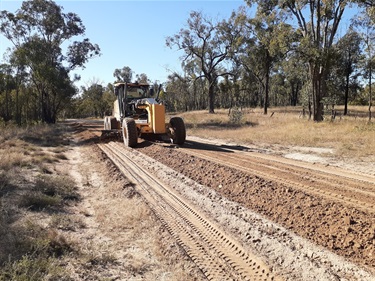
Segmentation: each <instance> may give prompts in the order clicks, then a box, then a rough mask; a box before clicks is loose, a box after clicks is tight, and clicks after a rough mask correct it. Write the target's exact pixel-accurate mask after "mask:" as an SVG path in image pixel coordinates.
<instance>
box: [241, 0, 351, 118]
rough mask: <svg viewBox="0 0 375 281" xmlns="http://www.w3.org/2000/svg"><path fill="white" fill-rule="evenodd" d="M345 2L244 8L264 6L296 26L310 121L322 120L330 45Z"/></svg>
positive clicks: (300, 0) (296, 1) (316, 0)
mask: <svg viewBox="0 0 375 281" xmlns="http://www.w3.org/2000/svg"><path fill="white" fill-rule="evenodd" d="M350 2H354V1H348V0H331V1H325V0H313V1H305V0H292V1H291V0H281V1H258V0H247V3H248V4H250V5H251V4H253V3H257V4H258V6H259V7H260V8H262V7H264V6H266V8H267V9H273V10H274V11H277V12H279V13H282V14H284V15H285V16H287V17H289V18H290V19H291V22H293V21H294V22H296V23H297V25H298V27H297V28H295V32H296V34H298V35H299V36H300V39H299V41H298V44H299V49H298V51H299V53H300V55H301V57H302V58H303V59H304V62H306V63H307V64H308V67H309V75H310V80H311V87H312V89H311V91H312V101H313V119H314V120H315V121H322V120H323V109H324V108H323V103H322V101H323V98H324V97H325V96H326V95H327V84H326V81H327V78H328V76H329V73H330V70H331V66H332V50H333V44H334V43H335V38H336V35H337V31H338V29H339V25H340V23H341V21H342V18H343V14H344V11H345V9H346V8H347V6H348V5H349V3H350Z"/></svg>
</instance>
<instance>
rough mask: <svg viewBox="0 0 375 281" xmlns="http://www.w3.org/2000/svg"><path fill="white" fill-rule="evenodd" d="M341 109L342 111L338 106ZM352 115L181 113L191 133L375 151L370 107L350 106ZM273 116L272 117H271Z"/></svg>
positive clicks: (346, 152) (347, 152) (359, 153)
mask: <svg viewBox="0 0 375 281" xmlns="http://www.w3.org/2000/svg"><path fill="white" fill-rule="evenodd" d="M339 110H341V109H340V108H339ZM350 110H351V112H352V113H351V115H350V116H341V115H337V116H336V119H335V120H333V121H331V120H327V121H323V122H320V123H316V122H313V121H309V120H308V119H307V117H306V118H303V117H302V116H301V108H291V107H285V108H270V109H269V114H268V115H264V114H263V111H262V109H259V108H257V109H245V110H243V111H242V112H243V116H242V119H241V120H240V122H238V123H237V124H233V121H232V120H231V116H230V115H229V114H228V110H216V114H208V113H207V111H195V112H187V113H184V114H182V116H183V118H184V120H185V123H186V125H187V127H188V133H189V132H190V133H191V134H193V135H196V136H200V137H205V138H220V139H226V140H230V141H233V142H237V143H248V144H255V145H261V146H272V145H275V144H277V145H282V146H309V147H325V148H333V149H335V151H336V153H337V155H338V156H339V155H341V156H356V157H364V156H367V155H371V154H373V152H374V151H375V142H374V139H375V123H368V118H367V116H366V114H367V107H351V108H350ZM271 115H272V116H271Z"/></svg>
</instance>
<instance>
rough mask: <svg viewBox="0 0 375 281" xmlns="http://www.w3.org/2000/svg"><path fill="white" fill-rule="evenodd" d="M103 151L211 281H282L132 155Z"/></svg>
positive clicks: (116, 150) (114, 147)
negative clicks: (130, 181)
mask: <svg viewBox="0 0 375 281" xmlns="http://www.w3.org/2000/svg"><path fill="white" fill-rule="evenodd" d="M99 147H100V148H101V149H102V150H103V151H104V153H105V154H106V155H107V156H108V157H109V158H110V159H111V160H112V161H113V163H114V164H115V165H116V166H117V167H118V168H119V169H120V171H122V172H123V173H124V175H126V176H127V177H128V178H129V179H131V180H132V181H133V182H134V183H136V184H137V187H138V188H137V191H138V192H139V193H140V194H141V195H142V196H143V197H144V198H145V199H146V202H147V204H148V205H149V206H150V208H151V209H152V210H153V211H154V212H155V214H156V215H157V216H158V217H159V219H160V220H161V221H162V222H163V224H165V226H166V227H167V229H168V230H169V232H170V233H171V234H172V235H173V237H174V238H175V239H176V240H177V241H178V242H179V243H180V244H181V245H182V246H183V248H184V249H185V250H186V252H187V253H188V255H189V256H190V257H191V258H192V259H193V261H194V262H195V263H196V264H197V265H198V267H200V268H201V270H202V271H203V272H204V274H205V275H206V277H207V278H208V279H209V280H282V279H281V278H279V277H277V276H275V274H274V273H272V271H270V269H269V268H268V266H267V265H266V264H264V262H262V260H261V259H259V258H258V257H256V256H255V255H254V254H252V253H250V252H248V251H246V250H245V249H243V248H242V246H241V244H240V243H238V242H237V241H236V240H235V239H233V238H232V237H230V236H228V235H227V234H226V233H225V232H223V231H222V230H221V229H220V227H219V226H218V225H216V224H215V223H214V222H212V221H210V220H209V219H208V218H206V217H205V216H204V215H202V212H201V211H200V210H199V209H197V207H196V206H194V205H191V203H190V202H188V201H186V200H185V199H184V198H183V197H181V196H180V195H178V193H176V192H175V191H173V189H172V188H170V187H169V186H168V185H166V184H164V183H162V182H160V181H158V180H156V179H155V177H154V176H153V175H151V174H149V173H148V172H146V171H145V170H144V169H142V167H141V165H140V164H139V163H137V162H136V161H135V160H133V158H134V155H132V154H131V153H130V152H129V151H127V150H126V149H124V148H123V147H121V146H119V145H118V144H115V143H110V144H107V145H99Z"/></svg>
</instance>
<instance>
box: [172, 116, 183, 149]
mask: <svg viewBox="0 0 375 281" xmlns="http://www.w3.org/2000/svg"><path fill="white" fill-rule="evenodd" d="M169 128H170V129H171V135H172V137H171V140H172V143H174V144H178V145H182V144H184V143H185V140H186V128H185V123H184V120H182V118H181V117H172V118H171V120H170V121H169Z"/></svg>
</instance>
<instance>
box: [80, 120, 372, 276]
mask: <svg viewBox="0 0 375 281" xmlns="http://www.w3.org/2000/svg"><path fill="white" fill-rule="evenodd" d="M82 125H83V126H84V127H85V128H86V129H87V139H88V140H91V141H97V140H98V136H99V134H100V132H99V130H100V129H101V122H99V123H96V122H94V121H93V122H91V123H87V122H86V123H84V124H82ZM100 147H101V148H102V149H103V151H104V152H105V153H106V154H107V155H108V157H110V158H111V159H112V161H114V163H115V164H116V166H118V167H119V169H120V170H121V171H122V173H123V174H124V175H125V176H126V177H127V178H128V179H130V180H131V181H132V182H133V183H134V184H135V185H136V190H137V192H139V193H140V194H141V195H142V196H143V197H144V198H145V199H146V201H147V202H149V206H150V208H151V209H152V210H153V211H154V212H155V213H156V214H157V216H158V217H159V218H160V220H161V221H162V222H163V223H164V224H165V226H166V227H167V228H168V230H169V232H170V233H171V234H172V236H173V237H174V238H175V239H176V240H177V241H178V243H179V244H180V245H181V246H182V247H184V248H185V250H186V252H187V253H188V255H190V257H191V258H192V259H193V260H194V261H195V263H196V264H197V266H198V267H199V268H201V269H202V271H203V272H204V273H205V275H206V277H207V278H208V279H211V280H221V279H220V278H221V277H222V278H224V279H225V280H230V279H232V280H247V279H248V280H257V279H256V278H259V280H277V279H280V280H283V279H285V280H373V278H374V268H375V242H374V241H375V216H374V213H375V208H374V205H375V204H374V203H375V184H374V183H375V177H374V176H373V175H371V174H364V173H359V172H356V171H349V170H345V169H341V168H337V167H331V166H327V165H322V164H319V163H315V164H312V163H308V162H301V161H295V160H292V159H286V158H283V157H279V156H276V155H275V154H271V153H261V152H259V151H256V150H254V149H253V148H249V147H246V146H238V145H230V144H225V143H220V141H215V142H210V141H208V140H200V139H197V138H189V137H188V141H187V143H186V144H185V145H184V146H182V147H176V146H173V145H170V144H165V143H150V142H141V143H140V145H139V146H138V147H137V148H136V149H132V150H129V149H126V148H125V147H124V146H123V145H122V144H121V143H116V142H110V143H107V144H101V145H100ZM146 155H147V156H146ZM126 159H127V160H126ZM139 174H145V175H147V176H145V177H139V176H138V175H139ZM151 187H153V189H152V190H154V191H153V192H154V193H155V192H156V193H155V194H151V191H150V190H151ZM158 190H164V191H163V192H162V193H158ZM155 198H158V199H155ZM161 198H162V199H163V201H160V200H161ZM166 198H169V199H166ZM176 198H177V199H176ZM176 200H177V201H176ZM160 202H162V203H160ZM176 202H177V203H176ZM172 211H173V212H172ZM249 261H251V262H249ZM250 264H251V265H252V266H250ZM225 274H227V275H225Z"/></svg>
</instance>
